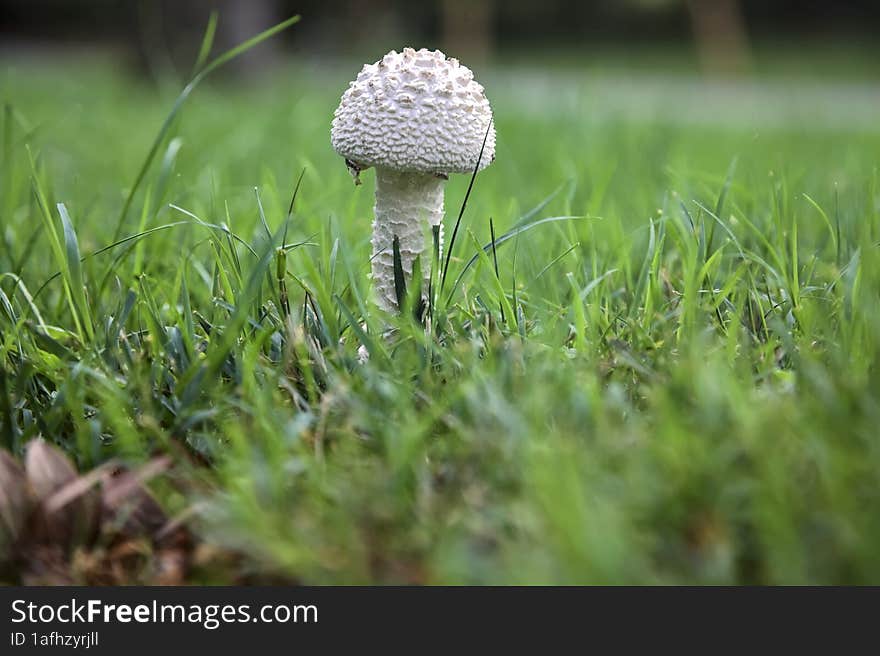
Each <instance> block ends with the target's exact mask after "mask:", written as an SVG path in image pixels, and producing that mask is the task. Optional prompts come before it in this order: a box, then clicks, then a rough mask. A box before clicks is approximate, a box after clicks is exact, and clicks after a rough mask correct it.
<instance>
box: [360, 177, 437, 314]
mask: <svg viewBox="0 0 880 656" xmlns="http://www.w3.org/2000/svg"><path fill="white" fill-rule="evenodd" d="M435 225H439V226H440V251H441V253H442V251H443V180H442V179H440V178H438V177H437V176H435V175H433V174H417V173H400V172H398V171H392V170H390V169H386V168H383V167H376V207H375V219H374V220H373V258H372V271H373V288H374V291H375V293H376V298H377V300H378V303H379V307H381V308H382V309H383V310H387V311H389V312H394V311H396V310H397V294H396V292H395V289H394V250H393V249H394V236H395V235H396V236H397V238H398V239H399V240H400V262H401V264H402V265H403V270H404V272H405V274H406V275H405V278H406V284H407V289H411V288H412V279H411V278H412V267H413V262H414V261H415V259H416V257H417V256H419V255H422V258H421V261H420V263H421V269H422V274H423V282H422V295H423V296H424V295H425V294H426V293H427V290H428V279H429V276H430V272H431V259H432V256H433V254H432V250H431V249H432V245H433V232H432V226H435Z"/></svg>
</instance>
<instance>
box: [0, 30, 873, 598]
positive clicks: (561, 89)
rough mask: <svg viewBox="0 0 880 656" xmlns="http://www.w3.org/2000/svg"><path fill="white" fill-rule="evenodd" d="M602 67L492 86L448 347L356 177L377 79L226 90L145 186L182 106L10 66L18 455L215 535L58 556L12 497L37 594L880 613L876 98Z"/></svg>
mask: <svg viewBox="0 0 880 656" xmlns="http://www.w3.org/2000/svg"><path fill="white" fill-rule="evenodd" d="M293 29H294V30H295V29H296V27H294V28H293ZM392 45H396V44H392ZM389 47H390V46H389ZM380 54H381V53H380V52H377V53H375V56H374V57H372V59H371V61H372V60H373V59H376V58H378V56H379V55H380ZM567 61H568V63H567V64H566V66H565V67H564V70H563V69H562V67H560V69H559V70H555V69H553V67H552V64H551V63H549V62H542V64H541V66H542V67H543V68H535V67H532V68H528V67H525V66H514V65H509V66H507V67H505V66H503V65H487V66H485V67H484V69H481V68H480V67H479V66H475V69H476V70H475V73H476V77H477V79H478V80H479V81H481V82H482V83H483V84H484V86H485V87H486V92H487V95H488V97H489V99H490V101H491V102H492V105H493V110H494V112H495V122H496V127H497V132H498V146H497V158H496V161H495V162H494V163H493V164H492V166H490V167H489V168H487V169H486V170H485V171H482V172H480V173H479V174H478V175H477V177H476V179H475V182H474V185H473V189H472V191H471V193H470V196H469V199H468V201H467V206H466V209H465V211H464V214H463V218H462V220H461V226H460V228H459V232H458V236H457V238H456V241H455V242H454V244H453V249H454V250H453V252H452V256H451V259H450V263H449V275H448V277H447V279H446V280H445V284H444V285H443V287H442V289H440V290H439V291H438V293H437V294H436V299H435V302H434V304H433V307H432V311H431V317H430V320H429V321H427V322H426V324H427V325H424V324H423V323H420V322H418V321H417V320H416V319H414V318H412V317H411V316H410V315H409V314H406V315H404V316H402V317H395V316H390V315H385V314H383V313H381V312H380V311H379V310H378V309H376V308H375V306H374V305H373V304H372V302H371V296H370V295H371V290H370V280H369V266H370V265H369V256H370V221H371V217H372V205H373V187H374V179H373V172H372V171H366V172H364V173H363V174H362V178H363V180H364V183H365V184H363V185H361V186H359V187H355V186H354V185H353V184H352V178H351V176H350V175H349V173H348V171H347V170H346V167H345V165H344V162H343V161H342V160H341V159H340V158H339V157H338V156H337V155H336V154H335V153H334V152H333V150H332V148H331V147H330V143H329V125H330V119H331V117H332V113H333V110H334V109H335V107H336V104H337V103H338V100H339V95H340V94H341V92H342V91H343V90H344V89H345V87H346V85H347V82H348V81H349V80H350V79H352V78H353V77H354V76H355V74H356V73H357V70H358V68H359V66H360V63H359V62H354V61H348V62H342V61H338V62H329V63H327V62H317V61H309V60H303V61H300V60H293V61H291V62H289V64H288V65H287V66H286V67H285V68H284V69H283V70H280V71H276V72H275V73H273V74H271V75H268V76H266V77H265V78H263V79H261V80H252V81H241V80H238V81H235V80H232V79H229V78H224V77H223V76H222V74H221V75H218V76H217V77H216V78H211V79H209V80H207V81H205V82H204V83H202V84H201V85H200V86H198V87H197V88H196V89H195V90H194V91H193V92H192V94H190V95H189V97H188V98H187V99H186V102H185V103H184V104H183V105H182V106H181V108H180V111H179V112H178V113H177V114H176V115H175V118H174V120H172V121H171V123H170V125H169V126H168V129H167V131H166V132H164V133H161V135H162V136H161V138H160V139H159V141H158V142H157V143H158V148H157V150H156V154H155V157H154V158H152V160H151V161H149V166H147V168H146V169H145V172H144V175H143V177H142V179H140V180H139V174H140V172H141V169H142V167H143V166H144V163H145V160H146V158H147V156H148V153H149V152H150V150H151V147H152V145H153V143H154V140H155V139H156V138H157V135H158V134H160V128H161V127H162V125H163V121H164V120H165V118H166V117H167V116H168V115H169V112H170V111H171V109H172V107H173V106H174V102H175V98H176V97H177V94H178V93H179V92H180V89H181V88H182V87H183V83H184V81H176V80H174V79H172V78H168V79H164V78H163V81H162V83H161V84H159V85H158V86H157V85H156V84H154V83H152V82H150V81H148V80H144V79H135V78H133V77H131V76H130V75H128V74H126V73H125V72H123V71H120V70H118V69H117V68H115V67H114V66H112V65H111V64H110V63H109V62H108V61H105V60H102V59H94V58H92V59H88V58H84V59H76V58H70V59H67V60H65V61H62V60H60V59H57V58H56V59H55V60H36V61H35V60H11V59H7V60H6V61H4V63H3V68H2V70H3V73H2V77H0V98H2V99H3V100H4V102H5V109H4V113H3V116H2V135H0V136H2V148H3V150H2V153H0V156H2V170H0V226H2V227H0V416H2V422H0V443H2V446H3V447H4V448H5V449H7V450H8V451H10V452H11V453H12V454H13V455H14V456H15V458H16V459H19V458H23V457H24V452H25V450H26V446H27V444H28V443H29V442H30V441H32V440H34V439H36V438H39V437H42V438H43V439H45V440H46V441H48V442H50V443H52V444H54V445H56V446H58V447H59V448H60V449H61V450H62V451H64V452H65V453H66V454H67V455H68V456H69V458H70V459H71V460H72V461H73V462H74V463H75V465H76V467H77V468H78V469H79V471H80V472H83V473H85V472H89V471H91V470H93V469H95V468H96V467H103V468H104V470H105V471H110V470H111V469H112V470H113V471H115V472H116V473H118V472H120V471H128V472H134V473H135V474H136V475H137V476H139V480H141V481H143V482H144V484H145V485H146V486H147V487H148V488H149V490H150V494H151V495H152V497H153V498H155V500H156V501H158V504H159V506H161V510H160V508H159V506H157V507H156V508H153V510H154V511H155V512H157V513H161V517H162V518H163V520H162V521H159V522H157V526H159V525H163V523H164V521H166V520H167V521H172V522H174V521H178V522H180V523H184V524H185V526H186V529H185V531H177V532H176V534H178V535H179V536H182V537H180V540H179V541H178V543H177V544H176V546H175V547H174V548H173V549H170V548H168V547H167V545H166V544H165V543H164V542H163V541H162V540H163V538H162V537H160V536H157V532H162V531H164V533H163V535H164V536H167V534H168V531H167V525H164V528H160V529H159V530H158V531H154V530H153V529H150V528H143V526H141V527H140V528H139V529H137V530H129V529H130V527H129V529H125V528H119V527H117V529H116V530H104V529H102V530H100V531H99V533H98V534H97V536H96V535H95V534H94V533H90V534H89V535H84V534H83V532H82V531H77V530H74V529H71V528H70V526H69V525H72V524H77V523H80V522H81V520H80V519H79V518H78V517H76V516H74V515H73V514H71V513H72V512H73V511H72V510H71V509H72V508H73V507H74V506H75V505H77V504H80V502H82V501H83V500H84V499H85V498H86V496H87V493H85V492H83V496H77V497H76V498H74V499H73V501H71V502H69V503H67V504H66V505H64V507H62V508H61V509H60V510H57V511H56V517H55V520H57V521H61V520H58V517H66V518H67V519H65V521H67V522H68V524H66V525H65V526H67V530H68V533H65V534H64V537H63V538H62V539H55V541H54V545H53V544H52V542H53V541H52V540H49V539H47V538H46V537H45V535H44V534H43V533H40V532H39V530H37V529H33V527H32V526H31V524H30V523H27V522H25V523H22V522H20V521H18V520H15V519H14V518H13V519H10V516H11V514H10V513H12V511H11V510H10V508H11V507H12V506H11V505H10V503H11V502H10V501H9V498H10V496H11V494H10V493H7V494H6V495H5V497H4V496H3V495H2V494H0V501H2V502H3V507H0V519H2V520H3V522H5V524H3V530H4V534H3V536H2V538H3V539H0V551H2V552H3V553H0V560H2V561H3V562H4V563H5V565H4V566H3V567H2V568H0V571H2V579H3V580H6V581H10V582H20V581H29V582H59V581H75V582H93V581H96V580H97V581H105V582H108V581H109V582H134V583H138V582H154V581H157V580H159V581H168V580H171V581H180V580H182V581H186V582H207V583H234V582H242V581H244V582H259V581H263V582H265V581H272V582H297V583H312V584H336V583H346V584H348V583H383V584H384V583H452V584H459V583H475V584H483V583H500V584H508V583H525V584H531V583H563V584H565V583H612V584H618V583H698V584H723V583H770V584H775V583H786V584H802V583H880V558H878V556H877V554H878V552H880V484H878V477H880V435H878V432H880V431H878V426H880V369H878V366H880V179H878V178H880V174H878V164H880V123H878V122H877V120H876V105H874V104H873V103H874V101H875V100H876V98H877V96H876V91H875V90H874V89H873V88H872V87H871V86H869V85H864V84H863V83H862V82H860V81H859V80H858V79H856V80H849V79H846V78H845V77H843V72H842V71H841V76H842V77H841V78H840V79H838V78H837V77H835V76H834V75H833V73H828V74H823V75H822V76H821V77H818V78H814V77H810V76H809V71H810V65H809V62H805V63H804V64H803V71H802V72H803V74H804V77H803V78H798V77H797V76H796V75H795V76H792V75H791V74H789V73H787V74H786V75H784V76H783V75H776V76H774V75H773V74H767V75H765V76H762V77H761V78H760V79H759V80H757V81H755V82H754V83H752V82H718V83H716V84H717V85H719V86H717V87H708V90H707V87H704V86H702V85H701V84H700V81H699V79H697V78H696V77H694V76H693V75H691V74H690V73H688V72H686V71H685V72H679V73H676V74H675V75H664V74H661V73H658V72H656V71H650V70H648V71H645V70H644V69H640V70H638V71H632V72H631V73H627V72H626V71H621V70H611V69H606V68H603V67H600V66H592V67H589V66H582V67H578V66H577V65H574V64H572V63H571V57H569V59H568V60H567ZM465 63H467V62H465ZM719 99H720V100H719ZM871 108H873V109H871ZM468 183H469V176H468V175H460V176H453V177H452V178H451V179H450V181H449V183H448V185H447V193H446V203H447V214H446V235H447V243H448V239H449V236H450V235H451V233H452V229H453V226H454V224H455V220H456V218H457V216H458V213H459V209H460V207H461V205H462V200H463V198H464V196H465V192H466V190H467V188H468ZM295 190H296V191H295ZM294 193H295V198H294V199H293V203H292V209H291V199H292V198H293V196H294ZM128 200H130V202H127V201H128ZM490 221H491V228H492V229H494V232H495V234H496V241H497V242H498V243H497V246H496V248H495V249H493V248H491V246H490V247H488V248H485V249H483V246H486V245H488V244H490V243H491V237H490V234H491V229H490ZM496 259H497V265H496V263H495V260H496ZM426 264H428V263H426ZM438 287H439V283H438ZM361 346H364V347H366V349H367V350H368V351H369V353H370V358H369V360H368V361H367V362H365V363H360V362H359V359H358V350H359V348H360V347H361ZM108 462H109V463H111V464H110V465H107V464H106V463H108ZM9 467H10V468H12V465H9ZM100 471H102V470H99V472H100ZM4 476H6V474H4ZM6 480H8V479H4V481H6ZM95 485H96V486H99V485H100V483H99V482H96V483H95ZM103 485H104V486H105V487H106V486H108V482H107V479H106V478H105V482H104V484H103ZM84 487H86V486H84ZM91 491H94V489H93V490H91ZM91 491H90V492H91ZM81 505H82V504H81ZM65 513H68V514H67V515H65ZM55 520H53V521H55ZM117 523H118V522H117ZM123 523H125V522H123ZM50 524H51V522H50ZM174 526H175V527H176V526H178V524H174ZM74 528H75V527H74ZM49 533H50V534H52V531H51V527H50V530H49ZM10 536H11V537H10ZM34 544H38V545H42V547H41V548H42V551H41V550H35V549H34V548H32V547H33V545H34ZM23 545H24V546H27V548H26V549H25V548H24V546H23ZM47 545H48V546H47ZM49 546H53V549H49ZM47 550H48V551H47ZM49 552H51V553H49ZM46 553H49V555H45V554H46ZM41 554H44V555H41ZM172 557H173V558H176V559H177V560H175V561H174V562H175V563H177V564H176V565H175V566H174V567H172V570H173V572H172V574H173V575H169V574H168V570H169V565H168V563H167V562H166V561H167V560H168V558H172ZM96 563H97V564H96ZM108 563H109V564H108ZM175 568H176V569H175ZM111 570H112V572H114V574H112V575H111V574H108V572H110V571H111ZM163 577H164V578H163ZM169 577H170V578H169Z"/></svg>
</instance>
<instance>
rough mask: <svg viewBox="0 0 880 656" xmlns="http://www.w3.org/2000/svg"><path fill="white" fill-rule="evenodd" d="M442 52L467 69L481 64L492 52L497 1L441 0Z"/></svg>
mask: <svg viewBox="0 0 880 656" xmlns="http://www.w3.org/2000/svg"><path fill="white" fill-rule="evenodd" d="M440 13H441V24H442V26H443V28H442V29H443V48H444V49H445V52H446V54H447V55H449V56H450V57H456V58H458V59H462V60H464V63H465V64H466V65H470V64H472V63H474V62H476V63H477V64H479V63H480V62H483V61H485V60H486V58H487V57H488V56H489V55H490V54H491V52H492V46H493V38H492V37H493V34H492V22H493V17H494V15H495V2H494V0H441V1H440Z"/></svg>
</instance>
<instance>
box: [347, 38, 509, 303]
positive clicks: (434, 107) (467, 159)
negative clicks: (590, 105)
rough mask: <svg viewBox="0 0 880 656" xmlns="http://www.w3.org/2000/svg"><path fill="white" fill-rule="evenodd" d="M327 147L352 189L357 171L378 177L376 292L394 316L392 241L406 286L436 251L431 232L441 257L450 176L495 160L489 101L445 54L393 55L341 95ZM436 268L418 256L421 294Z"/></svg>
mask: <svg viewBox="0 0 880 656" xmlns="http://www.w3.org/2000/svg"><path fill="white" fill-rule="evenodd" d="M487 131H488V135H487ZM484 139H485V147H484V148H483V154H482V157H480V149H481V147H483V141H484ZM330 141H331V143H332V144H333V148H334V149H335V150H336V152H337V153H339V154H340V155H342V156H343V157H344V158H345V160H346V164H347V165H348V166H349V168H350V169H351V171H352V174H353V175H354V176H355V181H356V183H359V179H358V175H359V173H360V171H362V170H364V169H367V168H370V167H375V169H376V207H375V219H374V221H373V259H372V268H373V284H374V286H375V290H376V295H377V297H378V301H379V305H380V307H382V308H383V309H385V310H388V311H396V310H397V309H398V308H397V296H396V293H395V287H394V256H393V240H394V237H395V236H396V237H397V238H398V239H399V240H400V259H401V264H402V265H403V269H404V271H405V277H406V279H407V284H409V282H410V280H409V278H410V276H411V275H412V267H413V262H414V261H415V259H416V257H417V256H418V255H419V254H421V253H422V252H423V251H424V250H425V246H426V244H429V243H431V241H430V239H431V234H432V231H431V228H430V226H440V236H441V249H442V235H443V182H444V181H445V180H446V177H447V175H448V174H450V173H468V172H471V171H473V169H474V167H475V166H476V164H477V160H478V159H479V162H480V168H484V167H486V166H488V165H489V164H490V163H491V162H492V160H494V159H495V128H494V126H493V125H492V109H491V107H489V101H488V100H487V99H486V94H485V93H484V91H483V87H482V86H481V85H479V84H477V83H476V82H475V81H474V75H473V73H472V72H471V70H470V69H469V68H467V67H465V66H462V65H461V64H459V63H458V61H457V60H455V59H451V58H449V59H447V58H446V56H445V55H444V54H443V53H442V52H440V51H439V50H434V51H430V50H425V49H421V50H413V49H412V48H404V50H403V52H402V53H397V52H396V51H394V50H392V51H391V52H389V53H388V54H387V55H385V56H384V57H383V58H382V59H381V60H380V61H378V62H376V63H375V64H367V65H366V66H364V67H363V69H361V72H360V73H359V74H358V76H357V79H356V80H355V81H354V82H352V83H351V84H350V85H349V87H348V89H347V90H346V92H345V93H344V94H343V95H342V100H341V101H340V103H339V107H338V108H337V109H336V112H335V114H334V117H333V126H332V129H331V131H330ZM429 252H430V251H429ZM430 265H431V263H430V261H425V258H422V262H421V269H422V271H423V272H424V276H425V284H424V285H423V289H424V290H427V281H428V277H429V275H430V269H431V266H430Z"/></svg>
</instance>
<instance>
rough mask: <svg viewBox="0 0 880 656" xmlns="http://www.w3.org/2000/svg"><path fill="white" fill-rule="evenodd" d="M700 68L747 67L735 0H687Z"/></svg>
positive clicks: (730, 70)
mask: <svg viewBox="0 0 880 656" xmlns="http://www.w3.org/2000/svg"><path fill="white" fill-rule="evenodd" d="M687 7H688V13H689V14H690V17H691V25H692V26H693V30H694V39H695V41H696V43H697V51H698V54H699V57H700V65H701V66H702V67H703V71H704V72H706V73H708V74H710V75H718V74H722V75H725V74H726V75H742V74H744V73H746V72H748V69H749V59H750V57H749V45H748V38H747V36H746V28H745V22H744V21H743V16H742V11H741V9H740V6H739V2H738V0H687Z"/></svg>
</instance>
